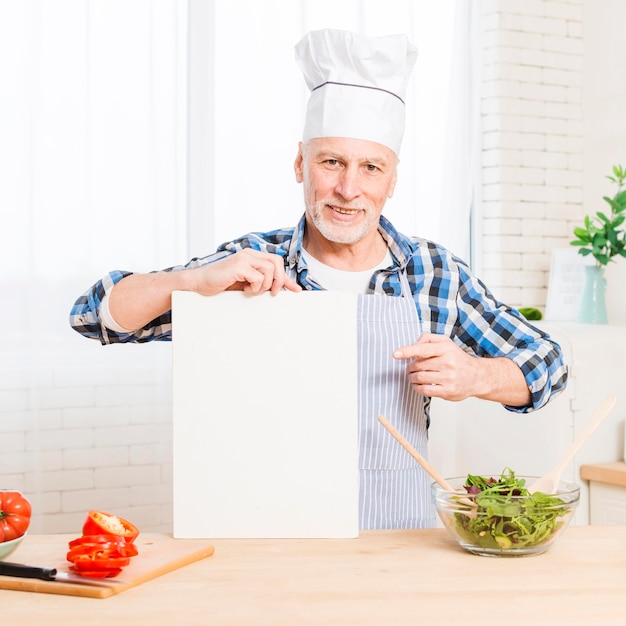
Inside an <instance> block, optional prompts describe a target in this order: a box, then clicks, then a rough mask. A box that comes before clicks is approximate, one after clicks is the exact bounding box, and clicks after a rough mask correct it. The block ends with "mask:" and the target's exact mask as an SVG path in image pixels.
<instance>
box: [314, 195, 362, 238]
mask: <svg viewBox="0 0 626 626" xmlns="http://www.w3.org/2000/svg"><path fill="white" fill-rule="evenodd" d="M326 204H327V203H326V202H323V203H320V204H316V205H315V206H313V207H311V209H310V211H309V213H310V215H311V219H312V220H313V224H315V226H316V228H317V230H319V231H320V233H321V234H322V235H323V236H324V237H325V238H326V239H328V241H332V242H334V243H356V242H357V241H361V239H363V237H365V235H366V234H367V233H368V231H369V228H370V219H369V213H368V211H367V210H366V211H365V219H364V220H363V222H362V223H361V224H360V225H359V227H358V228H356V229H355V228H354V227H343V226H340V225H336V224H332V223H330V222H328V221H327V220H325V219H324V217H323V214H324V207H325V206H326Z"/></svg>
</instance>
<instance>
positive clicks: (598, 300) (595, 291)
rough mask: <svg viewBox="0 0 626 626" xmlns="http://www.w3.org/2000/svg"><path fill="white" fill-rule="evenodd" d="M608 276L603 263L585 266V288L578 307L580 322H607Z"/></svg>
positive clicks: (578, 319)
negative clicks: (606, 294)
mask: <svg viewBox="0 0 626 626" xmlns="http://www.w3.org/2000/svg"><path fill="white" fill-rule="evenodd" d="M605 291H606V278H604V267H603V266H601V265H588V266H586V267H585V285H584V288H583V293H582V297H581V300H580V307H579V309H578V317H577V318H576V319H577V321H578V322H584V323H588V324H606V323H607V317H606V297H605Z"/></svg>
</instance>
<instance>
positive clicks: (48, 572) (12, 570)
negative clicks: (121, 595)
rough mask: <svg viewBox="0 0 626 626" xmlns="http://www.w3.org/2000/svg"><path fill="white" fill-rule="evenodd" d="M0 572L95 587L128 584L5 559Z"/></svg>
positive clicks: (0, 563)
mask: <svg viewBox="0 0 626 626" xmlns="http://www.w3.org/2000/svg"><path fill="white" fill-rule="evenodd" d="M0 574H1V575H2V576H15V577H17V578H37V579H39V580H50V581H57V582H67V583H78V584H81V585H95V586H97V587H108V586H109V585H110V584H111V583H113V584H116V585H127V584H128V583H127V582H126V581H124V580H114V579H112V578H88V577H87V576H81V575H80V574H72V573H71V572H59V571H57V569H56V568H55V567H38V566H35V565H22V564H21V563H8V562H7V561H0Z"/></svg>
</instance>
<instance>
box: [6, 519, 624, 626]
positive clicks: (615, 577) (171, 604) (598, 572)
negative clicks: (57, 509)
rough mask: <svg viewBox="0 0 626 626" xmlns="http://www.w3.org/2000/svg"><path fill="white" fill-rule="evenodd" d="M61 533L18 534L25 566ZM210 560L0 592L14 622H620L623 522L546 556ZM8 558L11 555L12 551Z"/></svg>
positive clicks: (242, 544)
mask: <svg viewBox="0 0 626 626" xmlns="http://www.w3.org/2000/svg"><path fill="white" fill-rule="evenodd" d="M67 539H68V537H66V536H63V535H48V536H33V537H29V542H28V545H24V546H23V547H21V548H20V552H19V556H20V561H22V562H30V563H33V562H36V560H37V554H38V553H41V551H42V550H44V551H45V550H48V551H49V550H50V546H51V544H52V543H56V544H58V545H59V546H63V545H65V541H66V540H67ZM214 543H215V554H214V555H213V556H211V557H209V558H206V559H204V560H201V561H198V562H196V563H192V564H190V565H187V566H186V567H183V568H181V569H178V570H176V571H173V572H171V573H168V574H165V575H163V576H161V577H159V578H157V579H155V580H152V581H149V582H146V583H144V584H142V585H140V586H138V587H135V588H132V589H129V590H128V591H125V592H124V593H121V594H119V595H115V596H112V597H110V598H106V599H94V598H81V597H72V596H61V595H50V594H41V593H31V592H24V591H8V590H0V606H1V607H2V610H1V613H0V614H1V615H2V621H3V623H5V624H11V625H12V626H14V625H17V624H46V625H49V624H63V625H64V626H72V625H74V624H76V625H78V624H81V625H83V624H89V625H90V626H91V625H93V624H105V623H106V624H112V625H114V626H119V625H120V624H133V625H136V624H151V625H155V624H156V625H158V624H167V626H186V625H192V624H201V625H203V626H204V625H209V624H210V625H219V626H230V625H235V624H236V625H245V626H248V625H265V624H267V625H270V624H271V625H272V626H281V625H288V626H306V625H309V624H315V625H327V624H328V625H335V624H339V625H341V626H351V625H355V626H356V625H358V626H363V625H370V624H371V625H372V626H374V625H375V626H401V625H404V624H411V625H416V624H419V625H426V626H431V625H432V626H446V625H448V624H449V625H454V626H471V625H474V624H480V625H481V626H482V625H484V624H506V625H507V626H509V625H516V624H519V625H521V624H523V625H524V626H529V625H530V626H558V625H560V624H563V625H565V624H566V625H568V626H576V625H579V624H602V625H603V626H606V625H612V624H615V625H617V624H620V625H622V624H625V623H626V526H611V527H606V526H605V527H600V526H572V527H570V528H569V529H567V530H566V532H565V533H564V535H563V536H562V537H561V538H560V540H559V542H558V543H557V544H556V545H554V546H553V547H552V548H551V549H550V550H549V551H548V552H547V553H546V554H543V555H539V556H533V557H525V558H516V559H504V558H488V557H479V556H474V555H472V554H469V553H467V552H465V551H463V550H462V549H460V548H458V547H457V546H456V544H454V543H453V542H452V541H451V539H449V537H448V535H447V532H446V531H445V530H443V529H432V530H416V531H369V532H364V533H362V534H361V536H360V538H359V539H348V540H346V539H336V540H323V539H308V540H293V539H282V540H275V539H267V540H241V539H229V540H215V542H214ZM15 556H17V553H15Z"/></svg>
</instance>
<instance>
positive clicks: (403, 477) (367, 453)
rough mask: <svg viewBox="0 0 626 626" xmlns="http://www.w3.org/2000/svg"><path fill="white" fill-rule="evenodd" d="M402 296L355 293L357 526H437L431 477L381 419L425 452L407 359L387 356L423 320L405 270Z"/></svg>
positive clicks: (418, 398)
mask: <svg viewBox="0 0 626 626" xmlns="http://www.w3.org/2000/svg"><path fill="white" fill-rule="evenodd" d="M400 279H401V284H402V297H401V298H397V297H390V296H382V295H370V294H367V295H366V294H359V296H358V317H357V329H358V380H359V471H360V490H359V528H360V529H362V530H367V529H377V528H427V527H432V526H435V517H436V514H435V509H434V506H433V504H432V502H431V496H430V484H431V482H432V480H431V479H430V477H429V476H428V474H427V473H426V472H425V471H424V470H423V469H422V467H421V466H420V465H419V464H418V463H417V462H416V461H415V460H414V459H413V458H412V457H411V456H410V455H409V454H408V452H407V451H406V450H404V448H402V447H401V446H400V444H399V443H398V442H397V441H396V440H395V439H394V438H393V437H392V436H391V435H390V434H389V433H388V432H387V430H386V429H385V428H384V427H383V426H382V425H381V424H380V423H379V422H378V416H379V415H384V416H385V417H386V418H387V419H388V420H389V421H390V422H391V423H392V424H393V425H394V426H395V427H396V428H397V429H398V430H399V431H400V432H401V433H402V434H403V435H404V437H405V438H406V439H407V440H408V441H409V443H410V444H411V445H412V446H413V447H414V448H416V449H417V451H418V452H420V454H422V455H423V456H425V457H426V456H427V442H428V441H427V440H428V434H427V426H426V414H425V411H424V400H425V398H424V396H422V395H421V394H418V393H416V392H415V391H414V390H413V388H412V386H411V384H410V382H409V381H408V378H407V375H406V362H405V361H397V360H395V359H394V358H393V357H392V353H393V351H394V349H396V348H399V347H401V346H405V345H409V344H411V343H413V342H415V341H416V340H417V338H418V337H419V335H420V333H421V323H420V319H419V316H418V314H417V310H416V308H415V302H414V300H413V297H412V294H411V289H410V286H409V284H408V280H407V278H406V275H405V274H404V273H403V272H401V273H400Z"/></svg>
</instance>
